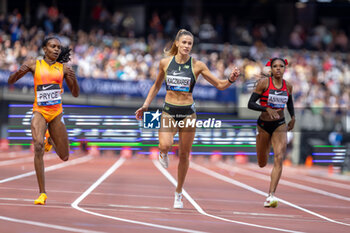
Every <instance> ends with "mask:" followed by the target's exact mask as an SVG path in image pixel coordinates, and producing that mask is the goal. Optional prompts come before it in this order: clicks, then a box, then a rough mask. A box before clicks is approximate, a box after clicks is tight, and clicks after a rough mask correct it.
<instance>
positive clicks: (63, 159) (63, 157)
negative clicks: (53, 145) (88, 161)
mask: <svg viewBox="0 0 350 233" xmlns="http://www.w3.org/2000/svg"><path fill="white" fill-rule="evenodd" d="M60 158H61V159H62V161H68V159H69V154H67V155H63V156H60Z"/></svg>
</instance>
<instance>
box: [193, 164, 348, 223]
mask: <svg viewBox="0 0 350 233" xmlns="http://www.w3.org/2000/svg"><path fill="white" fill-rule="evenodd" d="M190 166H191V168H193V169H195V170H197V171H199V172H202V173H204V174H207V175H209V176H212V177H215V178H217V179H219V180H222V181H225V182H227V183H230V184H233V185H236V186H238V187H241V188H244V189H247V190H249V191H251V192H254V193H257V194H260V195H262V196H265V197H266V196H267V195H268V194H267V193H265V192H263V191H260V190H259V189H256V188H253V187H251V186H249V185H247V184H244V183H241V182H239V181H237V180H234V179H232V178H229V177H227V176H224V175H221V174H219V173H217V172H215V171H212V170H209V169H207V168H205V167H202V166H200V165H198V164H195V163H193V162H191V164H190ZM278 200H279V201H280V202H282V203H284V204H286V205H289V206H292V207H294V208H296V209H299V210H301V211H304V212H306V213H309V214H311V215H314V216H317V217H319V218H322V219H324V220H327V221H329V222H333V223H336V224H341V225H345V226H350V224H348V223H343V222H339V221H336V220H333V219H331V218H328V217H326V216H323V215H321V214H318V213H316V212H313V211H311V210H308V209H305V208H303V207H300V206H298V205H295V204H293V203H290V202H289V201H286V200H283V199H281V198H278Z"/></svg>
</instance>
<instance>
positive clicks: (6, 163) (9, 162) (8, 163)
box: [0, 156, 54, 166]
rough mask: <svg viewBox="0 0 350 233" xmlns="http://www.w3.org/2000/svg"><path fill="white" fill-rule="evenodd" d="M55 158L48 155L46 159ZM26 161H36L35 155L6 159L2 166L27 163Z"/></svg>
mask: <svg viewBox="0 0 350 233" xmlns="http://www.w3.org/2000/svg"><path fill="white" fill-rule="evenodd" d="M51 159H54V157H52V156H51V157H46V158H45V161H47V160H51ZM26 162H34V157H33V156H31V157H29V158H28V157H27V158H20V159H11V160H6V161H1V162H0V166H8V165H13V164H17V163H26Z"/></svg>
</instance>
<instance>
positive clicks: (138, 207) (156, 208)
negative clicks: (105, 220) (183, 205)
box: [108, 204, 170, 210]
mask: <svg viewBox="0 0 350 233" xmlns="http://www.w3.org/2000/svg"><path fill="white" fill-rule="evenodd" d="M108 206H111V207H117V208H128V209H150V210H170V208H164V207H155V206H138V205H114V204H109V205H108Z"/></svg>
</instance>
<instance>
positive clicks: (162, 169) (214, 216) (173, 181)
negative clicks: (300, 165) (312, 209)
mask: <svg viewBox="0 0 350 233" xmlns="http://www.w3.org/2000/svg"><path fill="white" fill-rule="evenodd" d="M152 162H153V164H154V165H155V166H156V167H157V168H158V170H159V171H160V172H161V173H162V174H163V175H164V176H165V177H166V178H167V179H168V180H169V181H170V183H172V184H173V185H174V186H175V187H176V185H177V181H176V180H175V179H174V177H173V176H172V175H170V173H169V172H168V171H167V170H166V169H165V168H163V167H162V165H160V163H159V162H158V161H156V160H152ZM191 163H192V162H191ZM182 194H183V195H184V196H185V197H186V199H187V200H188V201H189V202H190V203H191V204H192V205H193V207H194V208H196V210H197V211H198V212H199V213H201V214H203V215H205V216H208V217H211V218H215V219H219V220H222V221H225V222H232V223H237V224H240V225H245V226H250V227H257V228H263V229H269V230H275V231H283V232H292V233H300V231H293V230H287V229H283V228H277V227H268V226H263V225H257V224H251V223H246V222H241V221H235V220H231V219H227V218H222V217H219V216H216V215H212V214H208V213H207V212H205V211H204V210H203V209H202V207H200V206H199V205H198V204H197V202H196V201H195V200H193V198H192V197H191V196H190V195H189V194H188V193H187V192H186V190H185V189H182Z"/></svg>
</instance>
